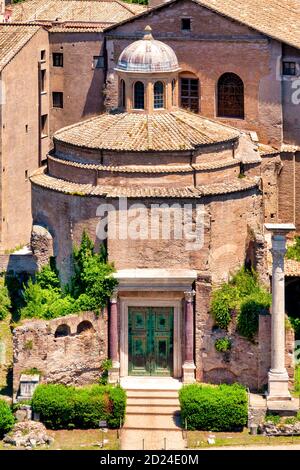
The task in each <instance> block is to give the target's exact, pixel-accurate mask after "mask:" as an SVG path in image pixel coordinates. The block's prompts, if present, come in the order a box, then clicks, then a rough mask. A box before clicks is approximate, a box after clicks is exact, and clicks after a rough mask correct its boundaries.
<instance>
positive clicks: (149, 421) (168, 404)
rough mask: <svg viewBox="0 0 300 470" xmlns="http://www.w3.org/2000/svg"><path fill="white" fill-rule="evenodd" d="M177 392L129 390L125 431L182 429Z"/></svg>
mask: <svg viewBox="0 0 300 470" xmlns="http://www.w3.org/2000/svg"><path fill="white" fill-rule="evenodd" d="M179 410H180V407H179V399H178V391H177V390H127V408H126V420H125V425H124V428H125V429H141V428H143V429H164V430H173V429H175V430H178V428H179V429H180V417H179Z"/></svg>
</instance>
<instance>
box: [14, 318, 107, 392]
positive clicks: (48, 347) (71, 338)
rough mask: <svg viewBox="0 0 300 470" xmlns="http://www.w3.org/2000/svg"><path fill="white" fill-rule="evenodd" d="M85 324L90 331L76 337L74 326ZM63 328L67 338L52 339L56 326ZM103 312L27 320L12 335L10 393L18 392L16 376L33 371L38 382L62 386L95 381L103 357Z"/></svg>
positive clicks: (105, 331)
mask: <svg viewBox="0 0 300 470" xmlns="http://www.w3.org/2000/svg"><path fill="white" fill-rule="evenodd" d="M83 321H85V322H89V323H90V325H91V328H90V329H87V330H85V331H83V332H82V333H79V332H78V331H77V328H78V325H80V324H81V323H82V322H83ZM60 325H67V326H68V327H69V329H70V332H69V334H68V335H67V336H63V337H55V332H56V329H57V327H58V326H60ZM107 344H108V343H107V312H106V310H104V311H103V312H101V313H100V314H99V316H98V317H97V316H96V315H95V314H94V313H92V312H84V313H82V314H80V315H68V316H66V317H61V318H57V319H55V320H50V321H44V320H28V321H24V322H22V325H21V326H19V327H17V328H15V329H14V331H13V348H14V368H13V391H14V395H15V394H16V393H17V391H18V387H19V380H20V375H21V374H22V372H24V371H25V370H26V369H30V368H37V369H38V370H40V371H41V373H42V381H43V382H50V383H63V384H66V385H86V384H90V383H95V382H97V381H98V379H99V375H100V366H101V362H102V361H103V360H104V359H105V358H106V357H107V353H108V351H107V347H108V346H107Z"/></svg>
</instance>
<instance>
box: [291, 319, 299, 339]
mask: <svg viewBox="0 0 300 470" xmlns="http://www.w3.org/2000/svg"><path fill="white" fill-rule="evenodd" d="M289 322H290V324H291V326H292V328H293V330H294V332H295V336H296V337H297V338H298V337H300V318H294V317H289Z"/></svg>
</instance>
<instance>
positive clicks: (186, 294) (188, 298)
mask: <svg viewBox="0 0 300 470" xmlns="http://www.w3.org/2000/svg"><path fill="white" fill-rule="evenodd" d="M195 294H196V292H195V291H194V289H191V290H186V291H185V292H184V298H185V301H186V302H190V303H191V302H193V301H194V297H195Z"/></svg>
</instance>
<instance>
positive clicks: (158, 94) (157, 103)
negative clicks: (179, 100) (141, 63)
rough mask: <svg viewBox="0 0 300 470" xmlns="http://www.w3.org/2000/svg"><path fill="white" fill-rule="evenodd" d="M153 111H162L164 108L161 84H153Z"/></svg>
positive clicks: (163, 93)
mask: <svg viewBox="0 0 300 470" xmlns="http://www.w3.org/2000/svg"><path fill="white" fill-rule="evenodd" d="M153 96H154V102H153V107H154V109H162V108H164V107H165V87H164V84H163V82H155V83H154V95H153Z"/></svg>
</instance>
